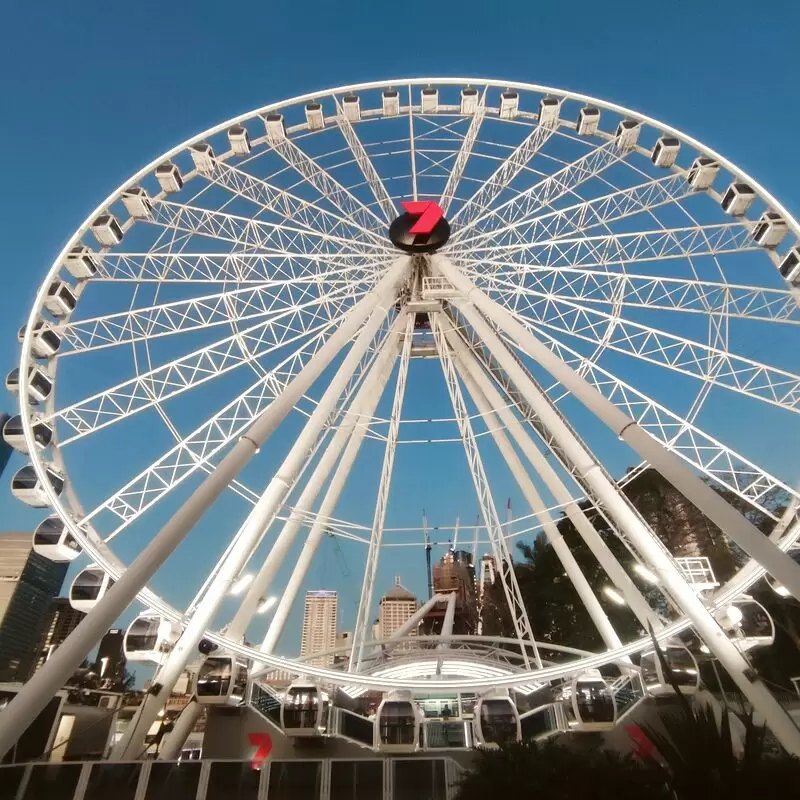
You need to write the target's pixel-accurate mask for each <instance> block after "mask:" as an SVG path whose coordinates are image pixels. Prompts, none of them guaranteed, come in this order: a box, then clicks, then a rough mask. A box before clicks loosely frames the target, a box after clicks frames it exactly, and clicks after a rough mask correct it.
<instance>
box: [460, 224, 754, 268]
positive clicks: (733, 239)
mask: <svg viewBox="0 0 800 800" xmlns="http://www.w3.org/2000/svg"><path fill="white" fill-rule="evenodd" d="M760 249H761V248H760V247H759V245H757V244H756V243H755V242H754V241H753V238H752V236H751V234H750V228H749V226H748V225H744V224H742V223H740V222H728V223H720V224H717V225H692V226H688V227H681V228H662V229H659V230H653V231H638V232H636V233H617V234H609V235H605V236H585V237H575V238H570V239H555V240H553V241H550V242H530V243H528V244H522V245H510V246H508V247H497V248H485V249H481V248H475V249H474V250H472V251H470V253H469V256H468V257H467V258H466V259H459V262H467V263H469V264H473V265H475V266H476V267H478V269H479V270H480V266H481V265H484V269H485V265H486V264H491V265H492V266H495V267H498V268H504V271H505V272H506V273H514V272H522V273H526V272H527V270H528V269H530V268H532V267H539V266H544V267H572V268H575V267H602V266H605V265H606V264H627V263H631V262H643V261H661V260H665V259H670V258H686V257H687V256H703V255H717V254H720V253H744V252H748V251H751V250H760ZM484 256H485V257H484ZM515 257H516V259H518V260H514V259H515ZM524 259H530V263H529V262H528V261H525V260H524Z"/></svg>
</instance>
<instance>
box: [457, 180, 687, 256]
mask: <svg viewBox="0 0 800 800" xmlns="http://www.w3.org/2000/svg"><path fill="white" fill-rule="evenodd" d="M693 194H696V190H695V189H694V188H693V187H692V185H691V184H690V183H689V182H688V181H687V180H686V172H685V171H683V172H679V173H676V174H670V175H667V176H665V177H663V178H658V179H653V180H649V181H646V182H645V183H640V184H638V185H637V186H632V187H630V188H628V189H619V190H617V191H614V192H611V193H609V194H605V195H603V196H602V197H596V198H594V199H592V200H585V201H584V202H581V203H575V204H574V205H571V206H569V207H568V208H563V209H559V210H558V211H550V212H548V213H546V214H538V215H537V214H534V215H532V216H529V217H528V216H526V217H523V218H521V219H516V220H515V221H514V222H512V223H510V224H509V225H505V226H503V227H500V228H496V229H493V230H490V231H484V232H481V233H477V234H475V235H473V236H469V237H467V238H465V239H459V245H467V244H469V245H472V246H475V245H476V244H478V243H481V244H490V243H491V244H493V245H502V244H517V243H522V242H533V241H542V240H552V239H558V238H559V237H560V236H563V235H565V234H572V233H573V232H577V231H580V232H585V231H587V230H590V229H592V228H595V227H598V226H600V225H609V224H610V223H612V222H617V221H619V220H621V219H625V218H626V217H630V216H632V215H634V214H640V213H645V212H649V211H652V210H653V209H656V208H659V207H661V206H664V205H667V204H668V203H675V202H677V201H679V200H682V199H684V198H685V197H688V196H690V195H693Z"/></svg>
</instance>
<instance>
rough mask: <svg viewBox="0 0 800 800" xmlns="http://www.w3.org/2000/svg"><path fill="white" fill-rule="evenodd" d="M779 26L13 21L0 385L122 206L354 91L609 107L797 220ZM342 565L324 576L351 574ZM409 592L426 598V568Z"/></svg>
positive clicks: (459, 7) (635, 17)
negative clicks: (228, 126) (167, 176)
mask: <svg viewBox="0 0 800 800" xmlns="http://www.w3.org/2000/svg"><path fill="white" fill-rule="evenodd" d="M762 10H763V9H762V8H761V7H759V6H756V5H754V4H753V3H745V2H742V1H740V0H734V2H726V3H721V2H708V0H699V2H698V1H695V2H692V1H691V0H679V1H678V2H660V3H653V2H650V3H642V2H633V1H631V2H609V3H590V2H585V0H575V1H574V2H551V3H541V2H531V0H528V2H507V1H503V0H501V2H499V3H492V4H490V3H475V2H471V1H469V0H468V1H467V2H459V3H452V2H451V3H447V2H441V3H430V2H426V3H413V2H412V3H393V4H388V3H375V2H353V1H352V0H343V1H340V2H327V3H323V2H319V0H311V1H310V2H288V1H287V0H270V2H264V3H253V4H251V3H242V4H235V3H210V2H195V3H170V2H166V3H163V2H161V3H155V2H148V1H145V2H137V3H125V4H114V3H111V4H109V3H98V2H94V1H91V2H89V1H86V0H84V2H79V3H77V4H70V3H62V4H56V3H46V4H35V3H34V4H23V3H14V4H9V5H8V6H7V7H6V8H5V9H4V11H3V15H2V27H3V30H4V33H5V36H4V37H3V39H4V41H3V46H2V48H0V101H1V102H2V108H3V113H2V116H3V119H4V124H3V125H2V126H0V159H2V162H1V163H0V175H2V181H3V193H2V204H3V213H2V216H0V241H2V252H3V267H2V276H3V280H4V285H3V290H2V292H0V367H1V368H2V369H1V370H0V371H3V372H5V371H6V370H7V369H10V368H11V366H13V365H14V363H15V361H16V359H17V355H18V352H17V344H16V339H15V334H16V330H17V328H18V326H19V325H20V324H21V323H22V322H23V321H24V318H25V316H26V314H27V311H28V308H29V306H30V303H31V301H32V299H33V295H34V293H35V291H36V288H37V286H38V284H39V282H40V280H41V279H42V278H43V277H44V275H45V273H46V271H47V269H48V267H49V265H50V263H51V262H52V259H53V258H54V256H55V255H56V253H57V252H58V250H59V249H60V248H61V247H62V245H63V243H64V241H65V240H66V238H67V237H68V236H69V235H70V234H71V232H72V231H73V230H74V229H75V228H76V227H77V226H78V225H79V224H80V223H81V222H82V221H83V219H84V218H85V216H86V214H88V213H89V211H91V209H93V208H94V207H95V205H96V204H97V203H98V202H99V201H100V199H101V198H103V197H105V196H106V195H107V194H108V192H109V191H110V190H112V189H113V188H114V187H115V186H117V185H118V184H119V183H120V182H121V181H123V180H124V179H126V178H127V177H128V176H129V175H130V174H131V173H132V172H134V171H135V170H137V169H138V168H139V167H140V166H141V165H143V164H144V163H146V162H149V161H150V160H151V159H153V158H154V157H156V156H157V155H158V154H159V153H161V152H163V151H165V150H166V149H168V148H169V147H171V146H173V145H174V144H175V143H177V142H179V141H182V140H183V139H185V138H187V137H188V136H190V135H192V134H194V133H196V132H197V131H200V130H202V129H204V128H206V127H208V126H210V125H212V124H214V123H217V122H219V121H221V120H224V119H227V118H229V117H231V116H233V115H235V114H237V113H241V112H244V111H246V110H248V109H250V108H254V107H257V106H260V105H263V104H265V103H268V102H271V101H276V100H280V99H283V98H286V97H290V96H293V95H296V94H301V93H304V92H307V91H312V90H314V89H318V88H319V89H321V88H326V87H329V86H335V85H341V84H345V83H348V82H358V81H366V80H377V79H381V78H387V79H388V78H390V77H403V76H424V75H464V76H485V77H497V78H508V79H511V80H522V81H530V82H534V83H540V84H545V85H552V86H556V87H563V88H565V89H571V90H574V91H579V92H585V93H587V94H594V95H596V96H598V97H602V98H604V99H607V100H609V101H613V102H617V103H620V104H623V105H626V106H629V107H631V108H634V109H638V110H640V111H642V112H644V113H647V114H650V115H652V116H655V117H656V118H660V119H663V120H665V121H667V122H669V123H671V124H673V125H675V126H676V127H678V128H680V129H682V130H684V131H686V132H687V133H689V134H692V135H694V136H696V137H698V138H699V139H700V140H701V141H704V142H706V143H707V144H709V145H710V146H712V147H715V148H716V149H718V150H720V151H721V152H722V153H724V154H725V155H726V156H728V157H729V158H730V159H732V160H733V161H734V162H735V163H737V164H738V165H740V166H741V167H742V168H744V169H745V170H746V171H748V172H751V173H752V174H753V175H755V176H756V177H757V178H758V179H759V180H761V182H762V183H763V184H764V185H765V186H766V187H767V188H768V189H770V190H771V191H772V192H773V193H774V194H775V195H776V196H777V197H778V198H780V199H781V200H782V201H783V202H784V204H785V205H786V206H787V207H788V208H789V209H790V210H791V211H793V212H794V213H795V214H798V213H800V194H799V193H798V188H797V187H798V185H800V169H798V158H797V152H798V139H797V131H798V130H800V106H798V103H797V92H798V78H800V67H798V64H797V59H796V50H797V30H798V29H799V28H800V10H799V7H798V5H797V3H795V2H792V0H777V2H772V3H770V4H769V7H768V12H767V13H761V12H762ZM10 403H11V401H10V399H8V400H7V401H6V405H7V406H8V405H10ZM794 441H795V442H796V441H797V436H796V435H795V436H794ZM19 463H20V459H19V458H18V457H17V458H15V459H14V461H13V462H12V467H13V466H14V465H17V464H19ZM794 474H795V477H796V475H797V472H795V473H794ZM7 479H8V476H6V478H5V479H4V483H5V484H7ZM471 513H474V511H470V514H471ZM0 515H2V516H1V517H0V519H2V523H0V528H3V529H7V530H9V529H19V528H26V527H30V526H32V525H34V524H35V523H36V522H37V521H38V520H39V519H40V518H41V514H39V513H38V512H31V511H29V510H26V509H25V508H24V507H22V506H21V505H20V504H19V503H17V502H15V501H14V500H13V499H12V498H11V497H10V493H9V492H8V490H7V489H5V488H4V489H3V491H2V492H0ZM217 519H218V520H220V519H221V518H220V517H218V518H217ZM187 558H188V559H189V561H188V562H187V564H188V566H189V567H190V568H191V567H192V565H193V563H194V562H192V560H191V559H192V558H193V556H192V555H188V556H187ZM336 558H337V557H336V556H335V554H333V555H331V556H330V560H329V562H328V564H329V566H328V567H327V569H328V570H329V572H331V573H333V572H335V573H337V574H338V571H339V567H338V562H337V560H336ZM197 563H198V564H199V561H198V562H197ZM408 569H409V570H410V567H409V568H408ZM414 569H416V567H414ZM319 580H320V581H324V580H325V575H324V574H323V575H321V576H319ZM408 582H409V583H411V584H413V587H412V588H416V589H418V590H421V588H422V587H421V583H422V581H421V577H420V574H419V570H417V574H416V577H414V578H412V577H411V576H409V577H408ZM182 594H183V593H182V592H181V591H178V592H177V595H176V601H178V600H180V596H181V595H182Z"/></svg>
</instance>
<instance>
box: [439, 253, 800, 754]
mask: <svg viewBox="0 0 800 800" xmlns="http://www.w3.org/2000/svg"><path fill="white" fill-rule="evenodd" d="M434 263H435V265H436V267H437V268H438V269H439V270H440V272H441V274H443V275H444V277H446V278H447V279H448V280H449V281H450V283H451V284H452V285H453V286H454V288H455V289H456V291H457V292H458V294H459V295H460V296H461V297H462V298H464V300H460V299H459V300H456V305H457V306H458V308H459V310H460V311H461V313H462V315H463V316H464V318H465V319H466V320H467V321H468V322H469V324H470V325H472V326H473V328H474V329H475V330H476V332H477V333H478V335H479V336H481V337H482V338H483V341H484V342H485V344H486V346H487V347H488V348H489V350H490V351H491V352H492V355H493V356H494V357H495V358H496V359H497V360H498V362H499V363H500V365H501V366H502V367H503V369H504V370H506V372H507V373H508V375H509V377H510V378H511V380H512V381H514V383H515V385H516V386H517V388H518V389H519V390H520V392H521V393H522V394H523V396H524V397H525V399H526V401H527V402H528V403H530V405H531V407H532V408H533V410H534V411H535V412H536V414H537V415H538V416H539V419H540V420H541V421H542V423H543V424H544V425H545V426H546V427H547V428H548V429H549V430H550V432H551V434H552V435H553V436H554V438H555V439H556V440H557V441H558V444H559V446H561V447H562V448H563V450H564V452H565V453H566V454H567V456H568V457H569V459H570V460H571V461H572V462H573V463H574V464H575V465H576V466H578V468H579V469H580V470H581V472H582V474H583V475H584V477H585V479H586V480H587V482H589V483H590V484H591V485H592V488H593V490H594V491H595V492H596V494H597V496H598V498H599V499H601V500H602V502H603V503H604V505H605V507H606V509H608V511H609V512H610V513H611V515H612V516H613V517H614V518H615V519H616V521H617V522H618V524H619V525H620V526H621V528H622V529H623V530H624V532H625V534H626V535H628V536H629V537H630V538H631V541H632V542H633V544H634V545H635V546H636V548H637V549H638V550H639V552H640V553H641V554H642V556H643V557H644V559H645V560H646V562H647V564H648V566H649V567H650V568H651V569H653V571H654V572H655V573H656V575H658V577H659V579H660V580H661V581H662V582H663V584H664V586H665V587H666V589H667V590H668V591H669V592H670V594H671V596H672V597H673V599H674V600H675V601H676V602H677V603H678V605H679V607H680V608H681V610H682V611H683V613H685V614H686V615H687V616H688V617H689V619H691V621H692V623H693V624H694V626H695V629H696V630H697V632H698V634H699V635H700V637H701V638H702V639H703V641H704V642H705V644H706V646H707V647H708V648H709V650H710V651H711V652H712V654H713V655H714V656H716V657H717V658H718V659H719V661H720V662H721V663H722V665H723V666H724V667H725V669H727V670H728V672H729V674H730V675H731V677H732V678H733V680H734V681H735V682H736V684H737V686H738V687H739V688H740V689H741V690H742V693H743V694H744V695H745V697H747V699H748V700H749V701H750V702H751V703H752V705H753V708H754V709H755V710H756V711H757V712H759V713H760V714H762V715H763V716H764V718H765V720H766V722H767V724H768V725H769V727H770V728H771V729H772V732H773V733H774V734H775V736H776V738H777V739H778V741H779V742H780V743H781V744H782V745H783V747H784V748H786V750H787V751H788V752H789V753H792V754H793V755H800V730H799V729H798V728H797V726H796V725H795V724H794V722H793V721H792V718H791V717H790V716H789V715H788V714H787V713H786V711H785V710H784V709H783V707H782V706H781V705H780V703H778V701H777V700H776V699H775V698H774V697H773V696H772V694H771V693H770V692H769V690H768V689H767V687H766V686H765V685H764V684H763V683H762V682H760V681H758V680H756V681H755V682H752V680H751V678H752V669H751V668H750V665H749V664H748V662H747V660H746V659H745V658H744V656H743V655H742V654H741V653H740V652H739V649H738V648H737V647H736V645H735V644H734V643H733V642H731V641H730V639H728V636H727V634H726V633H725V632H724V631H723V630H722V628H721V627H720V626H719V625H718V624H717V622H716V620H715V619H714V617H713V616H712V615H711V613H710V612H709V611H708V609H706V607H705V606H704V605H703V603H702V601H701V600H700V599H699V598H698V597H697V595H695V593H694V592H693V591H692V589H691V588H690V587H689V585H688V584H687V583H686V581H685V580H684V578H683V576H682V574H681V572H680V570H679V569H678V567H677V565H676V564H675V562H674V561H673V559H672V557H671V556H670V554H669V553H668V552H667V550H666V549H665V548H664V546H663V544H662V543H661V541H660V540H659V539H658V537H657V536H656V535H655V534H654V533H653V531H652V530H650V529H649V528H648V527H647V526H646V525H645V524H644V523H643V522H642V521H641V520H640V519H639V518H638V517H637V515H636V514H634V513H633V511H632V509H630V507H629V506H628V505H627V503H625V502H624V500H623V499H622V498H621V497H620V496H619V494H618V490H617V488H616V486H614V485H613V483H612V482H611V481H609V479H608V478H607V476H606V475H605V474H604V473H603V471H602V470H601V469H599V468H598V466H597V465H596V464H595V463H594V462H593V461H592V459H591V458H589V456H588V453H587V452H586V451H585V450H584V448H583V447H582V445H581V443H580V442H579V441H578V440H577V439H576V438H575V437H574V436H573V435H572V432H571V431H570V430H569V428H568V427H567V426H566V425H565V424H564V423H563V421H562V420H561V418H560V415H558V414H557V413H556V412H555V410H554V409H553V408H552V404H551V402H550V400H549V398H547V397H546V396H545V395H543V394H542V393H541V392H540V391H539V390H538V388H537V387H536V386H535V385H534V384H533V383H532V381H531V380H530V379H529V378H528V376H527V375H526V374H525V372H524V371H523V370H522V369H521V368H520V366H519V365H518V364H517V363H516V361H515V360H514V359H513V357H511V354H510V353H509V352H508V350H507V349H506V347H505V345H504V344H503V342H502V341H501V340H500V338H499V336H498V335H497V334H496V333H495V331H494V330H493V329H492V328H491V326H490V325H489V324H488V323H487V322H486V320H485V319H484V318H483V317H482V316H481V314H480V313H479V312H478V311H477V309H476V307H475V306H474V305H473V303H474V304H475V305H477V306H478V307H480V309H481V310H482V311H484V312H485V313H487V315H489V316H490V318H491V319H492V320H493V321H494V322H495V323H496V324H497V325H498V326H499V327H500V328H501V329H502V330H503V331H504V332H505V333H506V334H508V335H509V336H511V337H512V338H514V339H515V340H516V341H517V342H518V344H520V346H521V347H522V348H523V349H524V350H525V351H526V352H528V353H529V354H530V355H531V356H532V357H533V358H536V359H537V360H538V361H539V363H540V364H542V365H543V366H545V368H546V369H547V370H548V372H550V373H551V374H552V375H553V377H555V378H556V379H557V380H560V381H561V382H562V383H563V384H564V386H565V388H567V389H569V390H570V391H572V392H573V394H575V396H576V397H578V398H579V399H583V398H585V397H586V396H587V395H588V394H590V391H589V390H590V387H588V385H586V384H585V382H584V381H583V379H581V378H579V377H578V376H577V375H575V373H574V372H573V371H572V370H571V369H569V367H567V366H566V365H565V364H563V362H561V361H560V360H559V359H557V358H556V357H555V356H553V354H552V353H550V351H549V350H547V348H546V347H545V346H544V345H542V344H541V342H539V341H538V340H537V339H536V338H535V337H533V336H532V335H530V334H528V332H527V331H526V330H525V329H524V327H522V326H520V325H519V324H518V323H516V321H515V320H513V318H510V315H508V313H507V312H506V311H505V310H504V309H502V308H500V307H499V306H497V304H496V303H494V302H493V301H492V300H491V299H490V298H489V297H487V296H486V295H485V294H483V292H481V291H480V290H479V289H477V287H475V286H474V285H473V284H472V282H471V281H470V280H469V279H468V278H466V277H465V276H464V275H462V274H461V273H460V272H459V271H458V270H457V269H456V268H455V267H454V266H453V265H452V264H451V263H450V262H449V261H447V260H446V259H443V258H434ZM520 329H521V330H520ZM523 334H527V335H523ZM542 350H545V351H547V355H545V354H544V353H542V352H541V351H542ZM548 356H549V357H548ZM591 391H594V390H591ZM603 400H604V398H603ZM597 405H598V406H599V405H601V404H599V403H598V404H597ZM593 410H594V409H593ZM615 410H616V409H615ZM606 411H607V409H606ZM596 413H597V412H596ZM619 413H621V412H619ZM623 417H624V415H623ZM625 419H627V417H625ZM625 426H633V427H635V425H634V423H633V422H631V421H628V422H627V423H626V424H625ZM625 426H623V429H620V430H619V433H621V434H622V433H624V432H625V431H624V427H625ZM644 435H645V436H646V434H644ZM647 438H649V437H647ZM651 441H653V442H654V441H655V440H651ZM637 444H638V442H637ZM659 447H660V445H659ZM642 455H643V456H644V457H645V458H647V457H648V456H647V455H645V453H642ZM681 469H683V468H682V467H681ZM665 477H668V476H665ZM676 485H677V484H676ZM678 488H679V489H680V488H681V486H680V485H678ZM722 527H723V530H726V527H727V526H725V525H723V526H722ZM758 535H759V536H760V537H761V538H762V539H763V540H764V541H767V538H766V537H764V536H763V535H762V534H761V533H759V534H758ZM787 558H788V556H787Z"/></svg>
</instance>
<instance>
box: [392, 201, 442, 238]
mask: <svg viewBox="0 0 800 800" xmlns="http://www.w3.org/2000/svg"><path fill="white" fill-rule="evenodd" d="M400 205H401V206H403V208H404V209H405V211H406V212H407V213H409V214H411V216H412V217H419V219H418V220H417V221H416V222H415V223H414V225H413V227H412V228H411V230H410V231H409V233H413V234H415V235H416V234H418V233H420V234H422V235H423V236H426V235H427V234H429V233H432V232H433V229H434V228H435V227H436V223H437V222H439V220H440V219H441V218H442V217H443V216H444V211H442V209H441V208H439V206H438V205H437V204H436V203H434V202H433V201H432V200H403V201H402V203H400Z"/></svg>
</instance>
